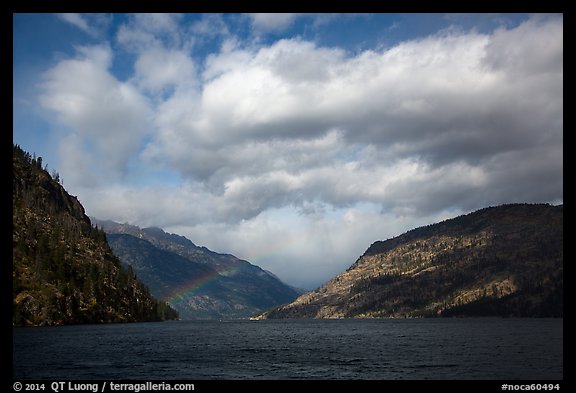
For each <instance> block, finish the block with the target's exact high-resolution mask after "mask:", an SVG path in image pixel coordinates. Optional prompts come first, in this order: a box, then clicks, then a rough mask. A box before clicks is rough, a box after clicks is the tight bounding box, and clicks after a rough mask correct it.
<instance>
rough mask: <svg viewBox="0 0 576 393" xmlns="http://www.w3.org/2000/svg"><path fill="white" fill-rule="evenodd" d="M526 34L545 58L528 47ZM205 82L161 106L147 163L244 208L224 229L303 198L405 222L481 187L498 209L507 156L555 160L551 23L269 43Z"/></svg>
mask: <svg viewBox="0 0 576 393" xmlns="http://www.w3.org/2000/svg"><path fill="white" fill-rule="evenodd" d="M536 36H537V37H539V38H538V39H539V40H540V42H542V43H543V44H541V45H540V44H538V45H539V46H546V50H543V51H537V50H535V49H534V48H533V47H532V46H531V45H530V44H531V43H532V42H533V41H534V40H535V39H534V37H536ZM512 42H514V48H515V49H514V53H512V54H511V53H510V52H509V44H510V43H512ZM547 42H550V43H554V45H546V44H545V43H547ZM538 45H537V46H538ZM541 57H544V58H545V59H542V58H541ZM230 59H234V61H230ZM495 59H507V60H502V61H501V62H500V63H498V62H496V60H495ZM515 59H516V60H515ZM520 63H521V64H522V66H521V67H522V69H521V72H522V75H523V76H522V79H520V80H519V78H520V76H519V74H518V72H517V68H518V67H517V66H516V65H515V64H520ZM530 64H533V66H530ZM544 64H545V65H546V66H544ZM205 73H206V74H208V75H210V78H209V79H207V80H206V82H205V84H204V86H203V89H202V91H201V94H200V95H194V96H193V97H188V98H182V97H180V98H176V97H175V98H173V99H172V100H169V101H167V102H166V103H165V104H164V105H163V106H162V108H161V113H162V114H163V115H165V114H166V116H163V124H162V126H161V127H160V128H159V130H158V133H157V134H156V138H157V139H156V143H155V144H154V149H153V150H150V151H149V152H148V153H149V154H150V157H155V158H156V159H161V160H166V161H169V162H171V164H172V165H173V166H174V167H175V168H179V170H181V171H182V173H183V174H184V176H189V177H190V178H193V179H199V180H200V181H205V182H206V183H208V184H210V183H212V184H217V185H220V187H219V188H218V187H216V188H214V190H218V196H219V197H222V198H224V200H231V201H232V200H234V201H236V200H238V201H240V200H243V199H244V200H246V201H247V202H246V204H245V206H244V208H243V209H239V210H238V211H237V214H234V215H232V216H231V217H232V218H233V219H241V218H244V219H249V218H252V217H254V216H256V215H258V214H259V213H261V212H262V211H264V210H266V209H267V208H270V207H278V206H285V205H288V204H301V203H302V201H303V200H305V201H310V200H314V199H321V200H323V201H326V202H327V203H330V204H335V205H338V206H340V205H345V204H347V203H355V202H356V201H358V200H367V201H370V202H374V203H381V204H382V205H383V206H387V207H391V208H398V209H400V210H401V209H405V208H406V207H407V206H411V207H412V209H414V213H418V212H419V211H420V209H423V211H426V212H431V211H432V210H433V209H436V208H438V206H434V205H433V204H432V203H430V202H429V201H430V200H431V199H432V200H438V201H446V200H447V199H446V198H448V199H449V200H450V203H454V204H456V205H458V206H467V207H470V206H471V205H474V203H470V202H469V198H470V195H474V194H475V193H477V192H481V191H482V190H486V187H488V186H489V187H492V188H493V189H494V193H492V192H490V193H488V195H487V196H485V202H487V203H498V202H502V201H505V200H506V199H507V198H513V197H514V196H513V195H505V194H506V193H504V192H502V193H499V192H498V191H497V190H499V189H502V190H503V189H506V188H507V185H508V184H509V182H510V181H512V179H513V178H509V179H504V178H502V179H500V177H498V176H495V175H497V174H499V173H501V171H503V172H506V173H511V172H512V171H507V169H502V170H500V169H497V168H496V167H495V166H494V165H495V163H497V162H498V163H501V164H502V165H515V164H514V163H512V162H508V160H506V159H505V157H508V156H510V153H511V152H514V153H515V157H516V158H519V157H523V160H524V161H528V162H532V161H534V160H535V158H534V157H532V150H533V148H534V147H536V146H540V145H541V144H542V143H546V144H548V150H550V151H553V152H554V153H552V154H549V155H548V158H550V161H546V162H539V164H544V165H550V166H551V168H552V169H551V170H550V172H553V171H554V170H555V169H557V167H558V165H559V163H561V161H562V143H561V134H562V124H561V120H560V119H561V118H562V111H563V106H562V28H561V23H560V24H559V23H558V20H557V19H550V20H540V21H528V22H526V23H524V24H522V25H520V26H519V27H517V28H515V29H511V30H504V29H502V30H497V31H496V32H495V33H494V34H493V35H486V34H480V33H462V32H458V31H445V32H443V33H441V34H438V35H435V36H431V37H426V38H424V39H419V40H413V41H409V42H404V43H401V44H398V45H397V46H395V47H392V48H389V49H386V50H382V51H365V52H362V53H360V54H358V55H355V56H350V55H348V54H347V53H345V52H344V51H342V50H340V49H333V48H320V47H316V46H315V45H314V44H313V43H311V42H306V41H301V40H298V39H287V40H280V41H278V42H276V43H274V44H272V45H270V46H266V47H262V48H260V49H258V50H254V51H249V50H246V49H237V50H231V51H226V52H224V53H222V54H221V56H213V57H212V58H211V59H210V61H209V62H207V69H206V70H205ZM168 113H170V115H167V114H168ZM554 157H556V158H554ZM515 166H518V165H517V164H516V165H515ZM520 168H528V166H526V165H522V166H520ZM519 170H521V169H519ZM526 170H528V169H526ZM527 174H529V172H527ZM558 176H561V175H560V174H558V175H557V176H556V179H555V180H551V179H550V181H554V182H556V183H557V179H558ZM496 179H500V180H498V181H496ZM541 180H542V181H545V179H541ZM556 188H557V185H556ZM415 189H418V190H422V191H423V192H417V193H414V190H415ZM556 191H558V190H556ZM523 192H525V193H526V197H527V199H530V198H531V197H533V196H534V197H535V196H536V194H537V193H536V190H535V189H534V190H533V191H532V192H531V191H530V190H529V189H525V190H523ZM495 195H498V197H496V196H495ZM440 203H446V202H440Z"/></svg>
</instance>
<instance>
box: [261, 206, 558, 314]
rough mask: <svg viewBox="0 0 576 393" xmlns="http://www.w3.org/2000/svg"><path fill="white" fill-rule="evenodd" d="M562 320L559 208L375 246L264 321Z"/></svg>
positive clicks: (517, 212)
mask: <svg viewBox="0 0 576 393" xmlns="http://www.w3.org/2000/svg"><path fill="white" fill-rule="evenodd" d="M421 316H519V317H562V316H563V206H550V205H543V204H537V205H532V204H511V205H502V206H498V207H489V208H485V209H482V210H478V211H476V212H473V213H470V214H467V215H463V216H459V217H456V218H454V219H450V220H446V221H443V222H440V223H437V224H433V225H429V226H426V227H421V228H417V229H414V230H411V231H409V232H407V233H404V234H402V235H400V236H398V237H395V238H392V239H389V240H386V241H377V242H375V243H373V244H372V245H371V246H370V247H369V248H368V249H367V250H366V252H365V253H364V255H362V256H361V257H360V258H359V259H358V260H357V261H356V262H355V263H354V264H353V265H352V266H350V268H349V269H348V270H346V271H345V272H344V273H342V274H340V275H338V276H336V277H335V278H333V279H331V280H330V281H328V282H327V283H325V284H324V285H322V286H321V287H320V288H318V289H316V290H314V291H311V292H308V293H306V294H304V295H302V296H300V297H299V298H298V299H296V300H295V301H294V302H293V303H290V304H288V305H283V306H280V307H277V308H273V309H271V310H269V311H267V312H265V313H263V314H261V315H259V316H258V317H256V319H266V318H381V317H421Z"/></svg>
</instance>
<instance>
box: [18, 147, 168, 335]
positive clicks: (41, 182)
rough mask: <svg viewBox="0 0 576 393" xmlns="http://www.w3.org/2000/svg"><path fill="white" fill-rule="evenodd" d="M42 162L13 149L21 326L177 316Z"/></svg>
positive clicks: (155, 318) (131, 320) (132, 320)
mask: <svg viewBox="0 0 576 393" xmlns="http://www.w3.org/2000/svg"><path fill="white" fill-rule="evenodd" d="M58 180H59V175H58V174H57V173H53V174H52V175H50V174H49V173H48V171H47V170H46V169H45V168H43V167H42V158H41V157H38V158H36V157H35V156H31V155H30V154H29V153H27V152H25V151H23V150H22V149H21V148H20V147H19V146H17V145H15V146H14V147H13V183H12V209H13V210H12V221H13V229H12V240H13V248H12V254H13V257H12V279H13V280H12V283H13V285H12V287H13V316H12V320H13V324H14V325H60V324H74V323H100V322H135V321H156V320H161V319H166V318H175V317H177V314H176V313H175V311H174V310H172V309H171V308H170V307H168V306H167V305H166V304H165V303H164V302H158V301H157V300H155V299H154V298H153V297H151V296H150V293H149V291H148V289H147V288H146V286H144V285H143V284H142V283H141V282H140V281H139V280H138V279H137V278H136V277H135V276H134V273H133V272H132V271H131V270H130V269H125V268H123V267H122V266H121V264H120V261H119V260H118V258H117V257H116V256H115V255H114V254H113V253H112V250H111V249H110V247H109V246H108V243H107V242H106V236H105V234H104V232H103V231H102V230H100V229H98V228H95V227H93V226H92V224H91V222H90V219H89V218H88V216H86V214H85V212H84V208H83V207H82V205H81V204H80V202H79V201H78V199H77V198H76V197H74V196H71V195H69V194H68V193H67V192H66V190H65V189H64V187H62V185H61V184H60V183H59V181H58Z"/></svg>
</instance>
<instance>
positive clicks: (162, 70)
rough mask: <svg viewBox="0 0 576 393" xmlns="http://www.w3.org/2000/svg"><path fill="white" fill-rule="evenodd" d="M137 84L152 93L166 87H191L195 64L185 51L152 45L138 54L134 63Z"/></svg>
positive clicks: (193, 81)
mask: <svg viewBox="0 0 576 393" xmlns="http://www.w3.org/2000/svg"><path fill="white" fill-rule="evenodd" d="M134 68H135V71H136V81H137V83H138V84H139V86H140V87H141V88H142V89H144V90H148V91H151V92H153V93H157V92H162V91H163V90H165V89H167V88H180V89H192V88H194V85H195V80H196V76H195V66H194V63H193V61H192V59H191V58H190V57H189V56H187V54H186V53H184V52H182V51H178V50H167V49H165V48H162V47H152V48H149V49H146V50H144V51H143V52H141V53H140V54H139V56H138V59H137V60H136V63H135V65H134Z"/></svg>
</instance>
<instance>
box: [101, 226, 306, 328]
mask: <svg viewBox="0 0 576 393" xmlns="http://www.w3.org/2000/svg"><path fill="white" fill-rule="evenodd" d="M93 221H94V222H95V223H96V224H97V225H98V226H100V227H102V228H103V229H104V231H105V232H106V236H107V238H108V241H109V243H110V245H111V247H112V249H113V250H114V252H115V254H116V255H118V256H119V257H120V260H121V261H122V262H123V263H124V264H125V265H127V266H131V267H132V269H134V271H135V272H136V275H137V276H138V277H139V278H141V279H142V281H143V282H145V283H146V285H148V287H149V288H150V291H151V293H152V294H153V295H154V296H156V297H157V298H159V299H163V300H165V301H166V302H168V303H169V304H170V305H171V306H172V307H173V308H174V309H176V310H177V311H178V312H179V313H180V317H181V318H182V319H234V318H248V317H250V316H252V315H254V314H257V313H260V312H262V311H264V310H267V309H269V308H270V307H273V306H277V305H279V304H283V303H288V302H291V301H293V300H294V299H296V298H297V297H298V295H300V292H297V291H296V290H295V289H293V288H291V287H290V286H288V285H286V284H285V283H283V282H282V281H280V280H279V279H278V278H277V277H276V276H274V275H273V274H271V273H269V272H267V271H265V270H263V269H261V268H260V267H258V266H255V265H253V264H251V263H249V262H247V261H244V260H241V259H238V258H236V257H235V256H234V255H230V254H220V253H216V252H214V251H211V250H209V249H207V248H206V247H199V246H197V245H195V244H194V243H193V242H192V241H190V240H189V239H187V238H185V237H184V236H179V235H176V234H169V233H166V232H164V231H163V230H162V229H160V228H155V227H152V228H139V227H137V226H134V225H128V224H119V223H116V222H113V221H100V220H97V219H94V218H93Z"/></svg>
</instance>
